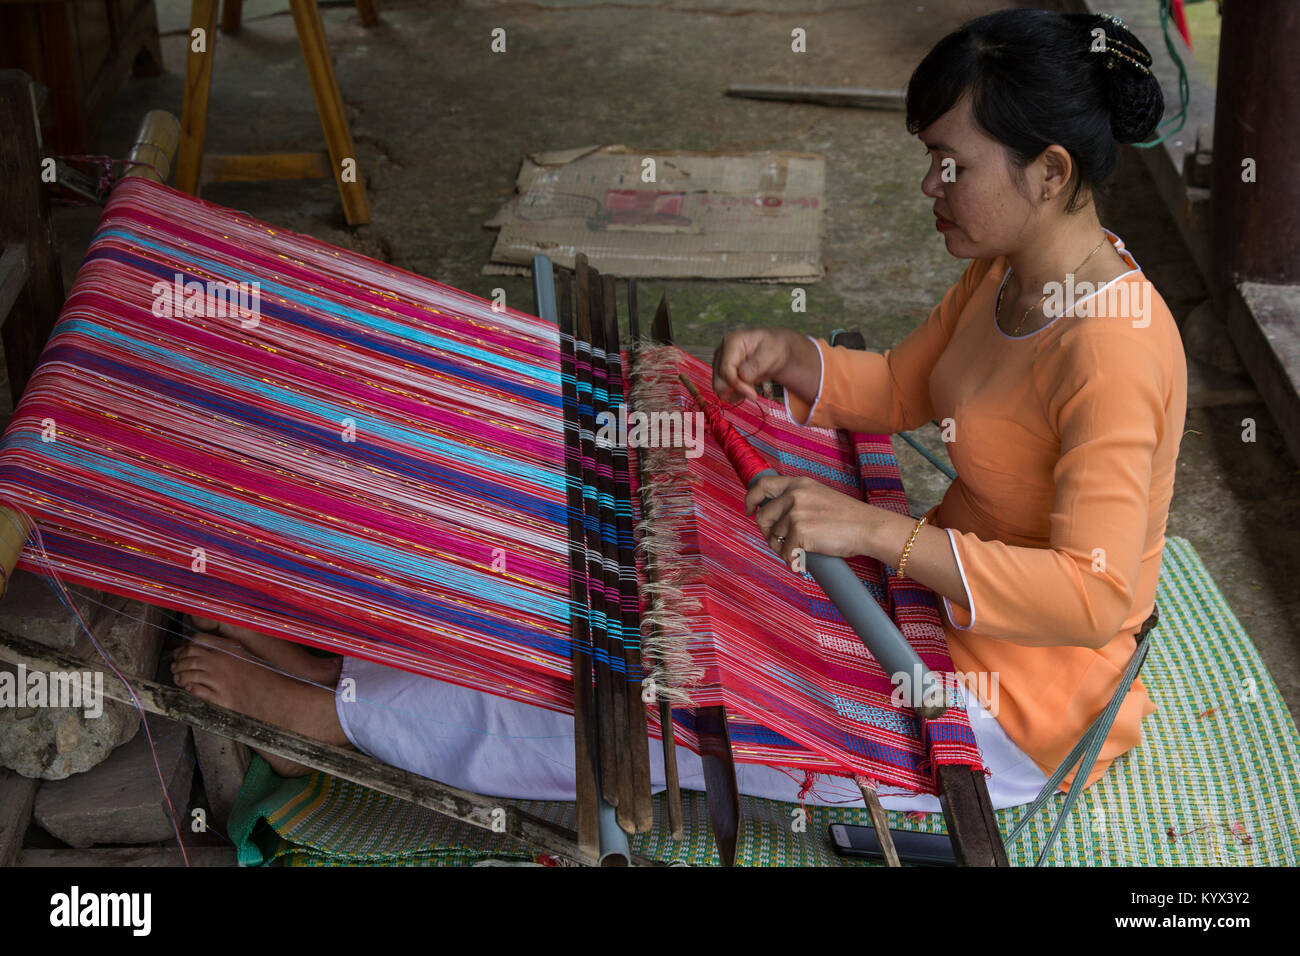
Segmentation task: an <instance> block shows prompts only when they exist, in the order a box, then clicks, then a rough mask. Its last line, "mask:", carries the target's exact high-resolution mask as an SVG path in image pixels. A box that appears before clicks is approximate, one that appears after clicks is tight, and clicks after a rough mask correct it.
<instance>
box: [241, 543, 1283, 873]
mask: <svg viewBox="0 0 1300 956" xmlns="http://www.w3.org/2000/svg"><path fill="white" fill-rule="evenodd" d="M1156 602H1157V604H1158V605H1159V608H1160V623H1159V624H1158V625H1157V626H1156V628H1155V629H1154V630H1153V631H1152V632H1151V637H1150V639H1151V641H1152V648H1151V653H1150V655H1149V656H1148V658H1147V661H1146V664H1145V665H1144V666H1143V669H1142V680H1143V683H1144V684H1145V685H1146V687H1147V690H1148V691H1149V693H1150V694H1151V697H1152V699H1153V700H1154V701H1155V702H1156V704H1157V706H1158V708H1159V709H1158V710H1157V711H1156V713H1154V714H1152V715H1151V716H1149V717H1147V718H1146V720H1145V721H1144V723H1143V725H1142V726H1143V741H1142V744H1141V745H1140V746H1138V747H1136V748H1135V749H1133V750H1132V751H1130V752H1129V753H1127V754H1125V755H1124V756H1123V757H1121V758H1119V759H1118V760H1116V761H1115V762H1114V763H1113V764H1112V765H1111V767H1110V769H1109V770H1108V771H1107V773H1106V775H1105V776H1104V777H1103V778H1102V779H1101V780H1100V781H1098V782H1097V783H1096V784H1094V785H1093V786H1092V787H1090V788H1089V789H1087V790H1085V791H1084V793H1083V795H1082V796H1081V797H1080V798H1079V802H1078V804H1077V805H1076V807H1075V808H1074V811H1073V813H1072V814H1071V819H1070V820H1069V821H1068V822H1067V823H1066V825H1065V827H1064V829H1063V831H1062V834H1061V838H1060V840H1059V842H1058V843H1057V845H1056V847H1055V849H1054V850H1053V853H1052V856H1051V857H1049V862H1051V863H1054V864H1056V865H1060V866H1202V865H1204V866H1268V865H1274V866H1288V865H1289V866H1294V865H1295V864H1296V863H1297V861H1298V860H1300V822H1298V820H1300V813H1298V812H1297V811H1298V810H1300V753H1298V749H1297V735H1296V728H1295V723H1294V721H1292V719H1291V715H1290V713H1289V712H1288V711H1287V708H1286V705H1285V704H1284V703H1283V701H1282V698H1281V696H1280V695H1279V694H1278V690H1277V687H1276V685H1275V684H1274V683H1273V680H1272V678H1271V677H1269V675H1268V672H1267V671H1266V670H1265V668H1264V664H1263V662H1262V661H1261V660H1260V658H1259V654H1258V653H1257V652H1256V650H1255V647H1254V645H1252V644H1251V642H1250V639H1249V638H1248V637H1247V636H1246V633H1245V632H1244V631H1243V630H1242V628H1241V625H1240V624H1239V623H1238V621H1237V619H1236V617H1234V616H1233V614H1232V611H1230V610H1229V609H1228V605H1227V604H1226V603H1225V602H1224V600H1223V595H1222V594H1220V593H1219V589H1218V588H1217V587H1216V586H1215V584H1214V581H1213V580H1212V579H1211V577H1210V575H1209V573H1208V572H1207V571H1206V569H1205V566H1204V565H1203V564H1202V563H1201V561H1200V558H1198V557H1197V555H1196V552H1195V551H1194V550H1193V549H1192V547H1191V545H1190V544H1189V543H1188V542H1187V541H1186V540H1185V539H1183V538H1176V537H1171V538H1169V539H1168V540H1167V542H1166V544H1165V552H1164V563H1163V567H1162V571H1161V576H1160V583H1159V585H1158V588H1157V592H1156ZM683 798H684V799H683V803H684V807H685V814H686V838H685V839H684V840H682V841H681V842H674V841H673V840H671V839H670V838H669V837H668V836H666V835H665V834H664V832H663V830H664V827H663V826H662V819H663V801H662V798H656V800H655V816H656V827H655V830H654V832H652V833H650V834H645V835H641V836H637V837H634V838H633V839H632V840H631V841H630V842H631V847H632V850H633V851H634V852H636V853H639V854H641V855H643V856H646V857H650V858H653V859H657V860H663V861H666V862H673V861H678V862H682V863H687V864H692V865H701V866H710V865H717V862H718V859H717V853H716V851H715V848H714V846H713V837H712V833H711V831H710V829H709V824H708V813H707V808H706V805H705V800H704V795H703V794H700V793H693V792H689V791H688V792H685V793H683ZM1063 799H1064V798H1063V797H1060V796H1058V797H1057V798H1056V799H1055V800H1054V801H1053V802H1052V803H1049V804H1048V807H1047V808H1046V809H1044V810H1043V811H1041V812H1040V813H1039V815H1038V817H1039V818H1038V819H1037V820H1035V821H1034V822H1033V823H1031V824H1029V825H1028V826H1027V827H1026V832H1025V833H1022V834H1021V836H1020V837H1019V838H1018V839H1017V841H1016V843H1015V844H1013V845H1011V846H1009V847H1008V848H1007V854H1008V856H1009V857H1010V859H1011V862H1012V864H1013V865H1017V866H1030V865H1033V862H1034V860H1035V859H1036V858H1037V856H1038V853H1039V851H1040V849H1041V847H1042V846H1043V844H1044V842H1045V840H1046V837H1047V834H1048V832H1049V831H1050V829H1051V825H1052V821H1053V819H1054V818H1055V815H1056V806H1057V805H1058V804H1059V803H1060V801H1061V800H1063ZM512 802H513V803H517V805H518V806H519V807H521V808H522V809H526V810H527V811H528V812H530V813H532V814H534V815H536V816H540V817H543V818H545V819H548V820H553V821H555V822H558V823H564V824H565V825H567V826H572V825H573V805H572V804H569V803H560V802H545V803H543V802H537V801H512ZM741 808H742V812H743V816H744V822H743V825H742V829H741V834H740V861H741V863H742V864H743V865H749V866H838V865H844V864H845V863H846V862H847V861H844V860H842V859H841V858H839V857H837V856H835V855H834V853H832V852H831V850H830V848H829V845H828V844H827V837H826V830H827V826H828V825H829V824H831V823H855V824H864V825H866V824H868V823H869V821H868V820H867V813H866V811H865V810H862V809H853V808H827V807H809V808H808V811H809V819H808V820H807V823H806V826H802V825H800V822H801V821H800V817H799V814H798V808H797V807H795V806H793V805H791V804H786V803H778V802H776V801H771V800H759V799H752V798H748V797H746V798H742V801H741ZM1022 811H1023V808H1010V809H1007V810H1000V811H998V813H997V819H998V824H999V826H1000V828H1001V830H1002V832H1003V833H1009V832H1011V829H1012V828H1013V827H1014V826H1015V824H1016V823H1017V822H1018V821H1019V818H1020V814H1021V813H1022ZM888 815H889V822H890V827H891V828H893V829H899V830H919V831H924V832H927V833H943V832H945V827H944V821H943V815H942V814H937V813H936V814H928V815H910V816H909V815H907V814H904V813H900V812H893V811H891V812H889V814H888ZM230 837H231V839H232V840H234V841H235V843H236V844H237V846H238V848H239V859H240V862H241V863H242V864H244V865H252V866H259V865H265V864H269V863H273V862H279V863H281V864H285V865H290V866H339V865H353V866H356V865H360V866H367V865H373V866H444V865H466V864H472V863H477V862H481V861H484V860H488V859H529V858H530V854H529V852H528V851H527V849H526V848H522V847H520V846H519V845H518V844H517V843H515V842H514V841H512V840H509V839H507V838H504V837H501V836H498V835H495V834H492V833H490V832H487V831H484V830H479V829H477V828H474V827H470V826H467V825H465V824H461V823H457V822H455V821H451V820H448V819H446V818H444V817H440V816H438V815H437V814H435V813H433V812H432V811H429V810H425V809H423V808H420V807H416V806H412V805H411V804H407V803H404V802H402V801H400V800H397V799H395V798H392V797H388V796H385V795H384V794H380V793H376V792H374V791H371V790H367V789H366V788H364V787H360V786H357V785H355V784H352V783H348V782H346V781H342V780H338V779H335V778H333V777H329V776H326V775H325V774H320V773H315V774H311V775H310V776H306V777H298V778H293V779H285V778H282V777H279V776H277V775H276V774H274V773H273V772H272V771H271V770H270V768H269V767H268V766H267V765H266V763H265V762H263V761H261V760H255V761H254V763H253V765H252V767H251V768H250V770H249V773H248V777H247V779H246V780H245V782H244V789H243V792H242V793H241V795H240V799H239V801H238V804H237V805H236V807H235V810H234V812H233V814H232V816H231V820H230ZM854 862H855V863H856V864H857V865H862V864H861V863H860V862H858V861H854Z"/></svg>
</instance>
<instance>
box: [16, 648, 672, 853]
mask: <svg viewBox="0 0 1300 956" xmlns="http://www.w3.org/2000/svg"><path fill="white" fill-rule="evenodd" d="M0 660H5V661H8V662H9V663H11V664H22V665H24V666H25V667H27V668H28V669H30V670H34V671H43V672H46V673H48V672H50V671H61V672H69V673H81V674H86V673H89V674H90V675H98V674H102V675H103V680H104V685H103V686H104V695H105V696H106V697H108V698H109V699H110V700H116V701H120V702H122V703H125V704H131V705H133V706H134V701H135V699H137V698H138V699H139V701H140V704H141V706H142V707H144V709H145V710H146V711H147V712H149V713H151V714H158V715H160V716H162V717H167V718H169V719H171V720H179V721H182V722H184V723H187V724H189V725H190V726H192V727H198V728H200V729H202V730H208V731H211V732H213V733H217V734H221V735H222V736H223V737H228V738H230V739H231V740H236V741H239V742H240V743H243V744H247V745H248V746H250V747H252V748H254V749H256V750H260V751H263V752H265V753H269V754H274V755H276V756H279V757H284V758H285V759H287V760H292V761H294V762H295V763H300V764H305V765H306V766H308V767H311V768H312V769H313V770H319V771H321V772H322V773H328V774H332V775H333V776H335V777H339V778H340V779H343V780H350V781H352V782H353V783H356V784H360V785H361V786H363V787H369V788H370V789H372V790H378V791H380V792H381V793H386V794H388V795H390V796H393V797H397V798H398V799H400V800H406V801H408V802H410V803H414V804H417V805H419V806H422V807H426V808H428V809H430V810H433V811H435V812H437V813H440V814H442V815H443V816H446V817H451V818H452V819H453V820H459V821H461V822H462V823H468V824H470V825H472V826H476V827H480V828H482V829H485V830H491V831H493V832H496V833H502V832H504V833H505V834H506V835H507V836H510V837H513V838H515V839H516V840H519V841H520V842H521V843H524V844H526V845H528V846H530V847H533V848H535V849H538V850H541V851H542V852H544V853H548V854H550V855H552V856H555V857H557V858H559V859H561V860H564V861H567V862H571V863H580V864H583V865H590V864H594V863H595V862H596V859H595V856H594V855H592V854H588V853H585V852H584V851H582V850H580V849H579V848H578V846H577V845H576V843H575V836H576V835H575V834H574V833H573V831H572V830H568V829H566V828H565V827H562V826H559V825H557V824H554V823H550V822H549V821H547V820H543V819H541V818H539V817H535V816H533V815H532V814H529V813H526V812H524V811H522V810H519V809H517V808H516V807H513V806H510V805H509V804H505V803H503V802H502V801H500V800H497V799H494V798H492V797H485V796H482V795H481V794H477V793H470V792H469V791H467V790H460V789H458V788H456V787H452V786H448V785H447V784H444V783H439V782H438V781H436V780H430V779H428V778H427V777H421V776H419V775H418V774H413V773H409V772H407V771H405V770H399V769H398V768H397V767H391V766H389V765H388V764H385V763H381V762H380V761H378V760H375V759H374V758H373V757H369V756H366V755H365V754H362V753H360V752H358V751H355V750H347V749H344V748H342V747H335V746H333V745H331V744H324V743H321V742H320V741H316V740H311V739H309V738H307V737H303V736H300V735H299V734H295V733H292V732H291V731H287V730H283V729H281V728H279V727H275V726H273V725H272V724H268V723H265V722H263V721H260V720H256V719H254V718H252V717H249V716H247V715H245V714H241V713H238V712H236V711H233V710H227V709H226V708H224V707H218V706H216V705H215V704H209V703H208V702H207V701H203V700H200V699H199V698H197V697H194V696H193V695H191V694H187V693H186V692H185V691H183V690H181V689H180V688H178V687H168V686H166V685H164V684H157V683H154V682H153V681H147V680H144V679H138V680H133V681H132V682H131V688H132V689H134V691H135V697H134V698H133V697H132V695H131V692H130V690H128V689H127V687H126V685H124V684H123V683H122V681H121V680H120V679H118V677H117V675H115V674H114V673H113V672H112V671H110V670H106V669H104V668H102V667H100V666H98V665H97V664H95V663H92V662H90V661H83V660H79V659H77V658H75V657H70V656H68V655H66V654H61V653H59V652H58V651H55V650H53V649H51V648H48V647H43V646H42V645H39V644H35V643H33V642H31V641H26V640H24V639H22V638H20V637H16V636H14V635H13V634H10V633H9V632H7V631H4V630H0ZM96 680H98V678H96ZM632 863H633V864H634V865H637V866H658V865H660V864H658V863H656V862H655V861H653V860H647V859H645V858H644V857H639V856H634V857H633V858H632Z"/></svg>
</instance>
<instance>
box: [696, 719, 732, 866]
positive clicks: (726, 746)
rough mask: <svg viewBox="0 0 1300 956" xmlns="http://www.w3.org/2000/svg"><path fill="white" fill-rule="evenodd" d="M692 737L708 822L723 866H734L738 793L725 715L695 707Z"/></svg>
mask: <svg viewBox="0 0 1300 956" xmlns="http://www.w3.org/2000/svg"><path fill="white" fill-rule="evenodd" d="M695 735H696V737H698V738H699V741H700V760H701V762H702V763H703V764H704V792H705V796H706V797H707V798H708V803H709V822H710V823H712V824H713V838H714V840H716V841H717V844H718V858H719V859H720V860H721V862H722V865H723V866H735V865H736V851H737V850H738V849H739V846H740V789H739V787H738V786H737V785H736V761H735V758H734V757H733V756H732V753H731V734H730V733H728V731H727V712H726V710H725V709H724V708H722V707H699V708H696V711H695Z"/></svg>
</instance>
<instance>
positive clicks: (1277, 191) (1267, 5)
mask: <svg viewBox="0 0 1300 956" xmlns="http://www.w3.org/2000/svg"><path fill="white" fill-rule="evenodd" d="M1297 116H1300V4H1297V3H1296V2H1295V0H1227V2H1225V3H1224V4H1223V8H1222V20H1221V29H1220V35H1219V77H1218V86H1217V95H1216V98H1215V103H1214V151H1213V163H1214V186H1213V191H1212V196H1213V198H1212V200H1211V203H1212V213H1211V217H1212V223H1213V234H1212V237H1211V243H1212V246H1211V248H1212V250H1213V263H1214V266H1213V267H1214V271H1215V273H1216V276H1215V278H1216V289H1215V292H1216V299H1218V300H1219V301H1220V302H1222V298H1223V297H1224V296H1225V295H1227V294H1228V293H1229V292H1230V291H1231V289H1232V287H1233V285H1235V283H1237V282H1239V281H1243V280H1246V281H1255V282H1265V283H1271V284H1282V283H1300V176H1297V175H1296V155H1297V154H1298V153H1300V124H1297V123H1296V117H1297ZM1220 314H1221V315H1225V314H1227V312H1226V310H1225V309H1222V308H1221V309H1220Z"/></svg>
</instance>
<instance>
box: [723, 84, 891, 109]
mask: <svg viewBox="0 0 1300 956" xmlns="http://www.w3.org/2000/svg"><path fill="white" fill-rule="evenodd" d="M727 95H728V96H737V97H742V98H744V99H750V100H780V101H781V102H785V103H816V104H818V105H821V106H853V107H857V108H858V109H865V110H902V109H906V108H907V91H906V90H879V89H868V88H866V87H852V86H846V87H836V86H780V85H778V84H773V83H733V84H731V86H729V87H727Z"/></svg>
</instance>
